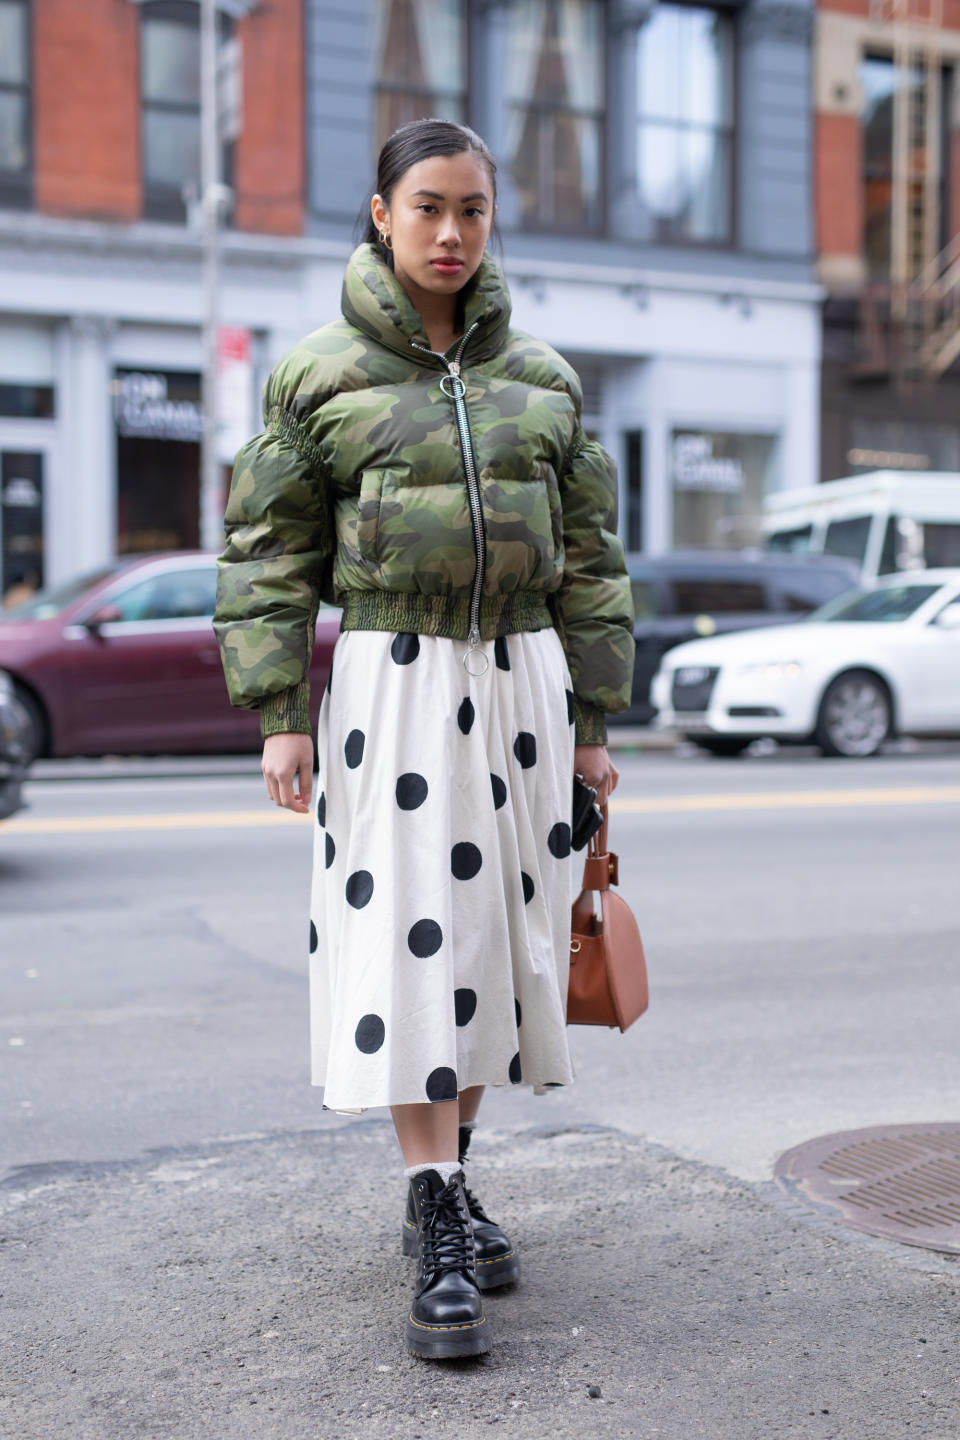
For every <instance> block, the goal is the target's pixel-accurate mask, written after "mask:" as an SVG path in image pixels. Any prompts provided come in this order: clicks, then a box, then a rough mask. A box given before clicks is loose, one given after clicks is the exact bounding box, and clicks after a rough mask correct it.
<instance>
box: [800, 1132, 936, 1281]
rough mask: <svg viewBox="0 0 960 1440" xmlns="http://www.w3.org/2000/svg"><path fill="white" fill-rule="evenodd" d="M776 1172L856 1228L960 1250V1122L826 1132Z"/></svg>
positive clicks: (932, 1247) (907, 1242) (931, 1247)
mask: <svg viewBox="0 0 960 1440" xmlns="http://www.w3.org/2000/svg"><path fill="white" fill-rule="evenodd" d="M773 1173H774V1177H775V1178H776V1181H777V1183H778V1184H779V1185H780V1187H781V1189H783V1190H786V1191H787V1193H788V1194H792V1195H796V1194H801V1195H803V1196H804V1197H805V1198H806V1199H808V1200H811V1201H813V1202H814V1204H817V1205H827V1206H829V1207H830V1208H831V1209H832V1210H833V1211H834V1216H835V1218H836V1219H839V1220H840V1221H841V1222H842V1223H843V1224H844V1225H849V1226H850V1227H851V1228H852V1229H854V1230H864V1231H866V1233H867V1234H868V1235H883V1236H886V1237H887V1238H888V1239H891V1240H899V1241H901V1242H902V1243H903V1244H905V1245H921V1246H923V1248H924V1249H926V1250H942V1251H945V1252H947V1253H948V1254H951V1255H960V1124H939V1125H872V1126H870V1127H869V1128H868V1129H866V1130H843V1131H840V1132H839V1134H836V1135H821V1136H819V1137H818V1138H817V1139H816V1140H807V1141H805V1142H804V1144H802V1145H796V1146H794V1148H793V1149H792V1150H787V1151H786V1153H785V1154H783V1155H781V1156H780V1159H779V1160H778V1161H777V1162H776V1165H775V1166H774V1169H773Z"/></svg>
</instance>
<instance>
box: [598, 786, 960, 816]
mask: <svg viewBox="0 0 960 1440" xmlns="http://www.w3.org/2000/svg"><path fill="white" fill-rule="evenodd" d="M958 804H960V785H939V786H937V787H936V788H934V787H933V786H928V787H921V786H913V787H910V786H902V787H900V788H897V789H894V788H889V789H886V790H773V791H770V790H765V791H762V792H758V793H757V794H754V795H653V796H650V797H649V798H648V799H640V798H637V799H633V800H616V799H614V800H611V801H610V809H611V810H614V811H620V812H621V813H622V814H634V815H637V814H640V815H664V814H665V815H670V814H683V813H689V812H691V811H693V812H696V811H706V810H818V809H838V808H841V807H843V806H859V805H958Z"/></svg>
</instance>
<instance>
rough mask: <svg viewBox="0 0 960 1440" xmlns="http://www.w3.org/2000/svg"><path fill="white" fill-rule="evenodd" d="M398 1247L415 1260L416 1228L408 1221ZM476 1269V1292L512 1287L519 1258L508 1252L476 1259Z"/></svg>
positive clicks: (518, 1265)
mask: <svg viewBox="0 0 960 1440" xmlns="http://www.w3.org/2000/svg"><path fill="white" fill-rule="evenodd" d="M400 1246H401V1249H402V1251H403V1253H404V1255H410V1256H412V1257H413V1258H414V1259H415V1258H416V1255H417V1227H416V1225H411V1224H410V1221H409V1220H404V1222H403V1228H402V1231H401V1237H400ZM476 1267H477V1289H478V1290H496V1289H499V1287H500V1286H501V1285H513V1284H514V1283H515V1282H516V1281H517V1280H519V1279H520V1256H519V1255H518V1254H517V1252H516V1250H508V1251H507V1253H506V1255H497V1256H495V1257H494V1258H493V1259H492V1260H479V1259H478V1260H477V1262H476Z"/></svg>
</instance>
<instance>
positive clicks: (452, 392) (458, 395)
mask: <svg viewBox="0 0 960 1440" xmlns="http://www.w3.org/2000/svg"><path fill="white" fill-rule="evenodd" d="M459 369H460V367H459V365H458V366H457V371H458V372H459ZM448 385H449V386H450V389H449V390H448V389H447V386H448ZM440 389H441V390H442V391H443V393H444V395H446V397H447V399H448V400H462V399H463V397H464V395H466V393H467V387H466V385H464V383H463V381H462V380H461V378H460V375H459V373H458V374H454V373H453V366H451V367H450V374H449V375H444V377H443V379H442V380H441V381H440Z"/></svg>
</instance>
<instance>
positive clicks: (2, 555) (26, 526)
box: [0, 420, 53, 604]
mask: <svg viewBox="0 0 960 1440" xmlns="http://www.w3.org/2000/svg"><path fill="white" fill-rule="evenodd" d="M48 430H49V427H48V426H46V425H43V423H42V422H37V421H29V420H24V421H14V420H10V421H6V422H0V603H6V604H11V603H15V602H16V601H17V600H18V599H20V598H23V599H26V598H27V597H28V595H29V593H30V592H31V591H33V590H39V589H41V588H42V587H43V586H44V585H45V584H46V583H47V580H48V576H47V573H46V571H47V551H46V543H45V529H46V524H47V508H48V503H49V494H50V478H51V470H52V466H51V455H52V453H53V440H52V438H51V437H50V435H49V433H44V431H48Z"/></svg>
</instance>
